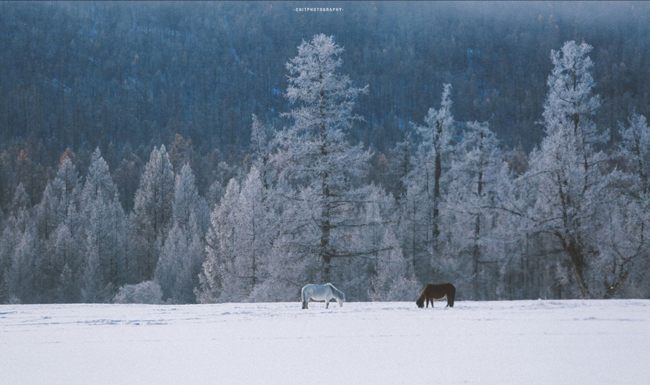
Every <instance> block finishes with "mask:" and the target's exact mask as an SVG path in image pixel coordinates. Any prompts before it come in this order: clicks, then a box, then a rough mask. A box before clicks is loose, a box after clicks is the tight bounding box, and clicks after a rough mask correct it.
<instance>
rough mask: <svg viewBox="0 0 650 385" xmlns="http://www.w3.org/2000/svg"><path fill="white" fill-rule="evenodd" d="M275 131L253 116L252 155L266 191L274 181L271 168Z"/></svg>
mask: <svg viewBox="0 0 650 385" xmlns="http://www.w3.org/2000/svg"><path fill="white" fill-rule="evenodd" d="M274 135H275V131H274V130H273V128H272V127H271V126H267V125H265V124H264V123H263V122H262V121H261V120H259V119H258V118H257V116H256V115H255V114H253V127H252V129H251V144H250V155H251V157H252V161H253V165H255V167H256V168H257V170H258V171H259V173H260V178H261V179H262V184H263V185H264V191H269V190H270V188H271V183H272V180H273V175H274V172H273V171H274V170H273V168H272V167H271V153H272V152H273V146H272V143H273V137H274Z"/></svg>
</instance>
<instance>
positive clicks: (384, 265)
mask: <svg viewBox="0 0 650 385" xmlns="http://www.w3.org/2000/svg"><path fill="white" fill-rule="evenodd" d="M381 248H382V251H380V252H379V253H378V256H377V268H376V275H375V276H374V277H373V278H372V280H371V289H370V290H369V293H368V296H369V298H370V300H372V301H410V300H415V299H417V298H416V297H417V293H418V291H419V290H420V289H421V285H420V283H419V282H418V281H417V279H416V278H415V274H414V273H413V267H412V266H411V264H410V263H409V262H408V260H407V259H405V258H404V255H403V254H402V249H401V247H400V245H399V242H398V241H397V238H396V237H395V233H393V231H392V230H391V229H390V227H388V228H387V229H386V231H385V234H384V236H383V237H382V240H381Z"/></svg>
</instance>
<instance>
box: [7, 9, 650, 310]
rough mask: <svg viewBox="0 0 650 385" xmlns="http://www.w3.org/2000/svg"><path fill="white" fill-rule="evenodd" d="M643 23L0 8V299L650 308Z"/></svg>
mask: <svg viewBox="0 0 650 385" xmlns="http://www.w3.org/2000/svg"><path fill="white" fill-rule="evenodd" d="M321 6H323V7H328V8H332V7H336V8H337V9H336V10H330V11H327V12H322V11H304V10H299V9H298V8H301V7H310V8H317V7H321ZM649 16H650V5H649V4H646V3H643V2H641V3H639V2H615V3H612V2H593V3H591V2H566V3H559V2H481V3H477V2H431V3H428V2H394V3H393V2H334V3H332V2H330V3H323V4H320V3H311V2H310V3H302V2H196V3H193V2H182V3H181V2H134V3H132V2H54V3H44V2H33V3H32V2H2V3H0V21H1V22H0V229H1V230H2V234H1V236H0V301H1V302H25V303H33V302H79V301H84V302H110V301H116V302H157V301H167V302H173V303H194V302H202V303H207V302H216V301H254V300H268V301H276V300H295V299H296V298H298V296H297V293H298V291H299V289H300V287H301V286H302V285H304V284H306V283H309V282H327V281H331V282H333V283H334V284H335V285H336V286H337V287H339V288H340V289H342V290H343V291H345V292H346V294H347V296H348V300H411V299H414V298H415V297H414V296H417V295H416V294H417V292H418V291H419V289H421V286H422V284H424V283H427V282H433V281H443V280H444V281H453V282H454V283H455V284H456V285H457V287H458V288H459V292H458V298H460V299H478V300H482V299H497V298H499V299H513V298H539V297H547V298H575V297H584V298H593V297H605V298H612V297H643V298H647V297H648V296H650V284H648V283H647V282H644V279H643V278H644V277H645V276H646V275H647V274H648V272H649V269H650V255H649V254H648V252H647V250H646V249H647V245H648V244H647V242H646V240H647V239H648V236H650V234H648V231H650V223H649V224H648V226H646V225H645V223H648V221H650V214H649V213H650V210H649V209H650V207H649V205H650V197H649V194H650V185H649V184H648V183H649V182H648V178H649V175H650V131H649V129H648V125H647V121H646V117H648V116H650V81H648V80H649V79H650V57H648V55H650V23H649V22H648V17H649Z"/></svg>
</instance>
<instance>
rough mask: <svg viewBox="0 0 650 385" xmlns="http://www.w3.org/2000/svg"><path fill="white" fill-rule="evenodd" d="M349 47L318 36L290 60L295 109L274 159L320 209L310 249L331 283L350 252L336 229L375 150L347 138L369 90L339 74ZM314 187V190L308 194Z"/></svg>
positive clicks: (342, 225)
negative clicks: (335, 264) (338, 262)
mask: <svg viewBox="0 0 650 385" xmlns="http://www.w3.org/2000/svg"><path fill="white" fill-rule="evenodd" d="M341 52H343V48H342V47H340V46H338V45H337V44H336V43H335V42H334V38H333V37H332V36H325V35H323V34H320V35H316V36H314V37H313V39H312V40H311V41H310V42H305V41H303V42H302V44H301V45H300V46H299V47H298V55H297V56H296V57H294V58H293V59H291V60H289V62H287V64H286V68H287V70H288V71H289V77H288V82H289V86H288V87H287V93H286V94H285V97H286V98H287V100H288V101H289V102H290V103H291V105H292V107H293V109H292V110H291V112H289V113H287V114H285V116H288V117H289V118H291V119H292V124H291V125H290V126H289V127H286V128H285V129H283V130H282V131H280V132H279V133H278V134H277V135H276V141H277V143H278V146H279V150H278V151H277V152H276V153H275V154H274V156H273V160H274V162H275V163H276V164H277V165H278V166H279V167H280V168H281V169H282V171H281V174H282V177H286V178H287V179H288V180H289V181H290V182H292V183H293V184H294V186H295V193H294V196H293V197H292V199H297V200H305V199H306V200H308V201H309V205H310V206H311V207H313V208H314V215H315V217H314V218H313V221H314V223H315V224H316V229H315V230H316V234H315V239H314V238H310V239H313V240H314V241H315V243H312V241H309V243H311V244H305V245H303V246H304V250H305V251H307V252H309V253H314V254H315V255H317V256H318V259H319V261H320V263H321V268H320V274H319V278H320V280H323V281H329V280H330V278H331V274H330V273H331V264H332V260H333V259H334V258H337V257H341V256H343V255H348V253H347V252H346V251H345V250H342V248H343V247H344V246H343V245H341V244H337V242H338V240H340V239H343V238H344V237H340V236H337V237H333V236H332V233H333V232H336V231H343V232H344V231H347V230H346V226H348V223H349V218H348V217H349V215H348V214H349V213H348V212H346V210H347V209H348V208H349V207H348V204H347V202H350V201H351V200H354V199H356V198H355V197H353V196H351V195H352V193H353V188H352V182H353V181H354V180H355V179H357V178H358V177H359V176H361V175H362V173H363V171H364V166H365V165H366V163H367V162H368V160H369V159H370V157H371V153H370V152H368V151H364V150H363V147H362V145H361V144H358V145H355V146H353V145H351V144H350V142H349V141H348V139H347V136H346V132H348V131H349V130H350V129H351V127H352V123H353V121H355V120H359V119H361V118H360V117H358V116H356V115H353V114H352V109H353V107H354V102H355V99H356V98H357V97H358V96H359V95H360V94H363V93H366V92H367V90H368V88H367V87H365V88H356V87H353V86H352V82H351V81H350V79H349V77H348V76H346V75H341V74H338V73H337V72H338V69H339V67H341V65H342V64H343V61H342V59H341V58H340V57H339V56H340V54H341ZM307 191H309V194H305V192H307Z"/></svg>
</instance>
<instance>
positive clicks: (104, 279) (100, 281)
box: [81, 148, 127, 302]
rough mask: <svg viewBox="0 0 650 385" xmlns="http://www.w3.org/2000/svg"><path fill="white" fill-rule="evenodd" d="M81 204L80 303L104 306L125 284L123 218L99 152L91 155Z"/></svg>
mask: <svg viewBox="0 0 650 385" xmlns="http://www.w3.org/2000/svg"><path fill="white" fill-rule="evenodd" d="M81 202H82V212H83V227H82V228H83V229H84V232H85V239H84V242H83V244H84V247H85V251H86V261H85V262H86V263H85V268H84V269H85V271H84V273H83V289H82V291H83V299H84V301H86V302H105V301H108V300H110V299H111V298H112V296H113V295H114V294H115V293H114V292H113V291H115V290H117V287H118V286H119V285H121V284H123V283H125V281H126V280H127V260H126V258H127V253H126V218H125V214H124V210H123V209H122V205H121V204H120V200H119V195H118V192H117V187H116V186H115V183H114V182H113V179H112V177H111V175H110V172H109V168H108V164H107V163H106V161H104V159H103V158H102V156H101V152H100V150H99V148H97V149H96V150H95V152H93V155H92V159H91V163H90V167H89V169H88V176H87V177H86V182H85V184H84V188H83V191H82V193H81Z"/></svg>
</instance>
